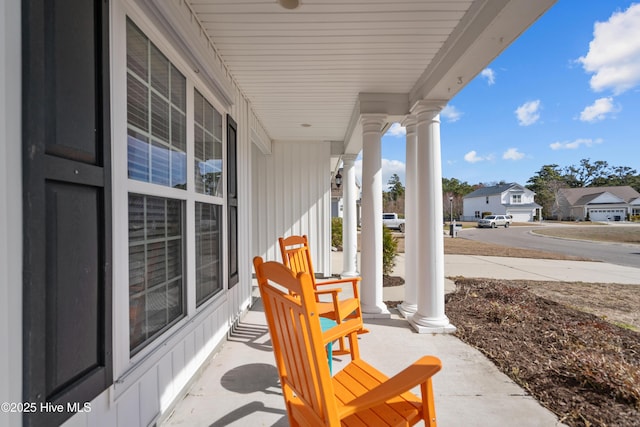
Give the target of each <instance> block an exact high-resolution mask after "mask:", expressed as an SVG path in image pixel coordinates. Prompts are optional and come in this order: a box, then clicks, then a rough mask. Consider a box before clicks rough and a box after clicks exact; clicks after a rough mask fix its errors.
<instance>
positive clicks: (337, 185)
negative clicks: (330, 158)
mask: <svg viewBox="0 0 640 427" xmlns="http://www.w3.org/2000/svg"><path fill="white" fill-rule="evenodd" d="M341 185H342V175H340V172H338V173H337V174H336V187H338V188H340V186H341Z"/></svg>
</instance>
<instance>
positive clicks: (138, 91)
mask: <svg viewBox="0 0 640 427" xmlns="http://www.w3.org/2000/svg"><path fill="white" fill-rule="evenodd" d="M127 121H128V123H129V124H130V125H131V126H133V127H136V128H138V129H147V128H148V127H149V124H148V123H149V91H148V88H147V86H145V84H144V83H143V82H141V81H140V80H138V79H137V78H136V77H134V76H133V75H132V74H127Z"/></svg>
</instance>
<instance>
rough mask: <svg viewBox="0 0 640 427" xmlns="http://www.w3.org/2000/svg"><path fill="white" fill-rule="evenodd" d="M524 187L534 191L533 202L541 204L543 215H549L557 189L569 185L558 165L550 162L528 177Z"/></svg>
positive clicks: (551, 211)
mask: <svg viewBox="0 0 640 427" xmlns="http://www.w3.org/2000/svg"><path fill="white" fill-rule="evenodd" d="M526 187H527V188H528V189H529V190H531V191H533V192H535V193H536V196H535V202H536V203H537V204H539V205H540V206H542V212H543V215H546V216H551V215H553V212H554V211H555V204H556V200H557V194H558V190H560V189H561V188H564V187H569V185H568V182H567V179H566V177H565V176H564V175H563V173H562V170H561V169H560V166H558V165H556V164H551V165H544V166H542V168H540V170H539V171H538V172H536V174H535V175H534V176H533V177H531V178H529V180H528V181H527V185H526Z"/></svg>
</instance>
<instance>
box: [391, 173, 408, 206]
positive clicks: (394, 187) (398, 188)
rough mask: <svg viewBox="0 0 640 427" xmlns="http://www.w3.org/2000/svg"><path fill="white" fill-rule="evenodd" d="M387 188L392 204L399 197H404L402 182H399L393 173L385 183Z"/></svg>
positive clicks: (396, 175)
mask: <svg viewBox="0 0 640 427" xmlns="http://www.w3.org/2000/svg"><path fill="white" fill-rule="evenodd" d="M387 187H388V188H389V192H388V193H389V197H390V199H391V200H393V201H394V202H395V201H397V200H398V198H399V197H401V196H404V186H403V185H402V182H400V177H399V176H398V174H396V173H394V174H393V175H391V178H389V182H387Z"/></svg>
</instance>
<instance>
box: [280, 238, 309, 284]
mask: <svg viewBox="0 0 640 427" xmlns="http://www.w3.org/2000/svg"><path fill="white" fill-rule="evenodd" d="M278 242H279V243H280V253H281V254H282V262H283V263H284V265H286V266H287V267H289V268H290V269H291V270H292V271H293V272H294V273H296V274H297V273H301V272H305V273H309V274H310V275H311V282H312V283H313V288H314V289H315V288H316V278H315V272H314V270H313V263H312V262H311V250H310V249H309V239H308V238H307V236H306V235H304V236H289V237H286V238H283V237H280V238H279V239H278Z"/></svg>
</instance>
